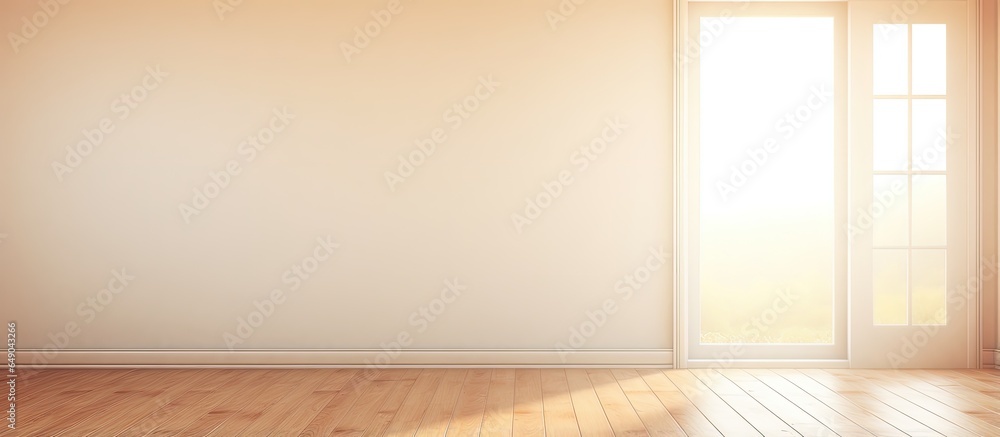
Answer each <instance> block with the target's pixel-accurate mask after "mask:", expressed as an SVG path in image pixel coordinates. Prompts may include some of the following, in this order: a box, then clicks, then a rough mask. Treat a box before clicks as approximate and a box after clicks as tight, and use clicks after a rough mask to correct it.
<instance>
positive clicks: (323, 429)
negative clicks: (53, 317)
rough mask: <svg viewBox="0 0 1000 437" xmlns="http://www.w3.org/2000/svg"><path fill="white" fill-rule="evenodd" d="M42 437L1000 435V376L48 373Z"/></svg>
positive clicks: (36, 400) (35, 429)
mask: <svg viewBox="0 0 1000 437" xmlns="http://www.w3.org/2000/svg"><path fill="white" fill-rule="evenodd" d="M16 404H17V430H16V431H11V430H9V429H5V430H4V431H0V435H32V436H33V435H40V436H53V435H60V436H83V435H99V436H113V435H126V436H139V435H170V436H172V435H184V436H202V435H213V436H216V435H217V436H294V435H306V436H326V435H391V436H402V435H407V436H412V435H422V436H423V435H427V436H442V435H457V436H466V435H484V436H504V435H517V436H531V435H549V436H575V435H593V436H611V435H618V436H625V435H691V436H718V435H727V436H741V437H742V436H752V435H765V436H779V435H803V436H835V435H841V436H861V435H865V436H869V435H878V436H904V435H911V436H928V435H933V436H938V435H943V436H973V435H980V436H997V435H1000V371H997V370H981V371H971V370H954V371H950V370H932V371H874V370H736V369H724V370H718V371H715V370H658V369H392V370H376V369H310V370H235V369H220V370H215V369H211V370H209V369H186V370H51V371H43V372H39V373H36V374H35V375H32V376H31V377H29V378H28V379H26V380H21V381H19V382H18V384H17V400H16Z"/></svg>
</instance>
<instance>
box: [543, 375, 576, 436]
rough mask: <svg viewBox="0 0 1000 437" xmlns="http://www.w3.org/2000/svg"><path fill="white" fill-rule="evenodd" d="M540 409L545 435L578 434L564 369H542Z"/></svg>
mask: <svg viewBox="0 0 1000 437" xmlns="http://www.w3.org/2000/svg"><path fill="white" fill-rule="evenodd" d="M541 374H542V375H541V376H542V411H543V416H544V419H545V420H544V422H545V434H546V435H558V436H579V435H580V425H578V424H577V420H576V412H574V411H573V398H572V397H571V396H570V391H569V382H568V381H567V380H566V371H565V370H564V369H542V370H541Z"/></svg>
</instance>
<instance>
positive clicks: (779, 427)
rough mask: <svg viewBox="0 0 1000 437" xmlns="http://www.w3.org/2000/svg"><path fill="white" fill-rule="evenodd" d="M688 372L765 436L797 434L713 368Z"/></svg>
mask: <svg viewBox="0 0 1000 437" xmlns="http://www.w3.org/2000/svg"><path fill="white" fill-rule="evenodd" d="M690 372H691V374H693V375H694V376H695V377H696V378H698V380H699V381H701V383H702V384H705V386H706V387H708V388H709V389H710V390H712V391H713V392H715V394H716V395H718V396H719V397H720V398H722V400H723V401H725V402H726V403H727V404H729V406H730V407H731V408H732V409H733V410H736V412H737V413H739V415H740V416H742V417H743V419H744V420H746V421H747V422H750V425H752V426H753V427H754V428H755V429H756V430H757V432H759V433H761V434H763V435H766V436H794V435H798V433H797V432H796V431H795V430H794V429H793V428H792V427H791V426H790V425H788V424H787V423H785V421H783V420H781V418H779V417H778V416H776V415H775V414H774V413H773V412H771V410H768V409H767V408H766V407H764V406H763V405H761V403H760V402H757V400H756V399H754V398H753V397H752V396H750V395H749V394H747V392H745V391H743V389H741V388H740V387H739V386H738V385H736V384H735V383H733V382H732V381H730V380H729V378H726V377H725V375H722V374H721V373H719V372H717V371H716V370H715V369H691V370H690Z"/></svg>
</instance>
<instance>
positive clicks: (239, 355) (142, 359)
mask: <svg viewBox="0 0 1000 437" xmlns="http://www.w3.org/2000/svg"><path fill="white" fill-rule="evenodd" d="M393 354H395V355H393ZM17 362H18V367H25V368H53V367H62V368H68V367H76V368H81V367H215V366H218V367H370V366H386V367H547V366H551V367H574V366H586V367H660V368H669V367H671V366H672V364H673V351H672V350H671V349H584V350H576V351H570V352H567V351H559V350H555V349H407V350H402V351H394V352H393V351H386V350H382V349H255V350H249V349H247V350H235V351H230V350H227V349H149V350H144V349H127V350H119V349H66V350H61V351H59V352H58V353H52V352H49V356H47V357H46V356H45V355H44V352H43V351H42V350H41V349H22V350H19V351H17Z"/></svg>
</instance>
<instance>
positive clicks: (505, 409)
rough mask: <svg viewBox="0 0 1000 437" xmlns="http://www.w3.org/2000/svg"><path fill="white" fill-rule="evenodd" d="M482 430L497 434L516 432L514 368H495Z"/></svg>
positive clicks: (485, 433)
mask: <svg viewBox="0 0 1000 437" xmlns="http://www.w3.org/2000/svg"><path fill="white" fill-rule="evenodd" d="M482 432H483V435H495V436H509V435H511V433H513V432H514V369H494V370H493V376H492V377H490V391H489V394H487V395H486V413H485V415H484V416H483V431H482Z"/></svg>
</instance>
